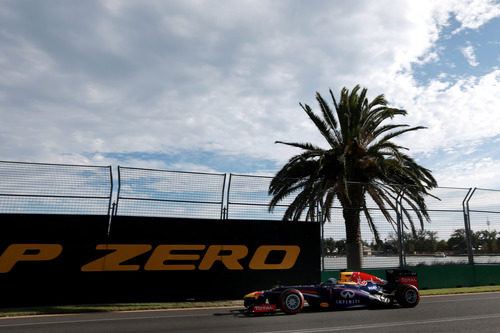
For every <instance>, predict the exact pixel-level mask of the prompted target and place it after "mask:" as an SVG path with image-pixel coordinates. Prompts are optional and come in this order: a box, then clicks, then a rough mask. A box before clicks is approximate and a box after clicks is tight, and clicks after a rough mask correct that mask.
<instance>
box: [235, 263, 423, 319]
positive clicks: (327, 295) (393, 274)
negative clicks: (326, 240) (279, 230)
mask: <svg viewBox="0 0 500 333" xmlns="http://www.w3.org/2000/svg"><path fill="white" fill-rule="evenodd" d="M304 300H305V301H307V303H308V304H309V305H310V306H312V307H315V308H318V309H321V308H329V309H339V308H353V307H366V306H371V307H381V306H391V305H400V306H402V307H406V308H411V307H415V306H417V304H418V302H419V301H420V294H419V292H418V280H417V273H415V272H411V271H407V270H396V269H394V270H387V271H386V280H382V279H380V278H378V277H376V276H373V275H370V274H367V273H363V272H341V273H340V281H337V280H335V279H333V278H331V279H328V281H327V282H326V283H321V284H319V285H310V286H302V285H298V286H276V287H274V288H272V289H270V290H264V291H255V292H253V293H250V294H247V295H245V297H244V304H245V308H246V312H247V313H274V312H276V311H277V309H281V310H282V311H283V312H285V313H287V314H295V313H298V312H300V311H302V309H303V307H304Z"/></svg>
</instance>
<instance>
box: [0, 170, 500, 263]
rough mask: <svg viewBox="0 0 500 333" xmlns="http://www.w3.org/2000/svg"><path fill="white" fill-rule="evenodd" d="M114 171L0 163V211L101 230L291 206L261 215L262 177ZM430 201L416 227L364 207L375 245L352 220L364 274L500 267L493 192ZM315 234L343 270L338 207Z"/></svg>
mask: <svg viewBox="0 0 500 333" xmlns="http://www.w3.org/2000/svg"><path fill="white" fill-rule="evenodd" d="M117 170H118V174H117V177H115V179H114V178H113V172H112V168H111V166H101V167H99V166H77V165H57V164H40V163H21V162H0V214H2V213H3V214H67V215H107V216H109V223H110V224H111V220H112V218H113V216H145V217H173V218H205V219H207V218H208V219H216V220H266V221H271V220H275V221H280V220H281V219H282V216H283V214H284V212H285V210H286V209H287V208H288V206H289V205H290V204H291V202H292V200H293V197H290V198H287V199H286V200H284V201H283V202H281V203H280V204H279V205H277V206H276V207H275V209H274V210H272V211H269V208H268V207H269V202H270V199H271V197H270V196H269V194H268V188H269V184H270V182H271V180H272V177H264V176H252V175H238V174H229V177H228V176H227V175H226V174H217V173H197V172H181V171H166V170H152V169H139V168H130V167H121V166H119V167H118V169H117ZM114 180H116V182H117V184H116V185H115V186H113V183H114ZM432 195H433V196H435V197H438V198H439V200H438V199H435V198H433V197H428V198H427V199H426V203H427V207H428V212H429V215H430V222H424V223H423V224H422V225H421V224H420V222H419V221H418V218H417V212H415V211H413V210H411V209H409V208H408V207H405V208H407V209H408V211H409V216H406V215H405V214H402V213H401V212H400V211H396V210H390V209H389V211H390V214H391V216H392V219H393V222H392V223H389V222H388V221H387V220H386V218H385V216H384V215H383V214H382V212H381V211H380V209H379V208H378V206H377V205H376V204H375V203H374V202H371V201H369V200H368V201H367V207H368V210H369V212H370V214H371V216H372V218H373V221H374V224H375V226H376V228H377V231H378V234H379V238H380V239H379V240H378V241H377V239H375V237H374V234H373V232H372V231H371V230H370V228H369V226H368V223H367V221H366V218H365V217H364V216H363V214H361V234H362V239H363V241H364V251H363V253H364V263H363V267H364V268H386V267H400V266H419V265H444V264H488V263H500V191H499V190H493V189H483V188H451V187H439V188H436V189H434V190H433V191H432ZM397 204H398V203H397V202H394V206H397ZM401 204H403V205H404V201H402V202H401ZM321 217H322V212H321V210H320V209H319V208H316V214H315V215H314V216H313V221H312V222H316V223H321ZM410 218H411V221H413V224H414V226H415V232H413V230H412V227H411V221H410ZM302 220H305V214H304V215H303V216H302ZM320 229H321V235H318V239H320V241H321V244H322V253H323V256H322V260H321V261H322V268H323V269H344V268H346V267H347V263H346V257H345V227H344V219H343V215H342V207H340V205H339V204H338V202H337V203H334V206H333V208H332V210H331V219H330V221H327V222H325V223H321V228H320ZM108 231H109V228H108ZM497 231H498V232H497Z"/></svg>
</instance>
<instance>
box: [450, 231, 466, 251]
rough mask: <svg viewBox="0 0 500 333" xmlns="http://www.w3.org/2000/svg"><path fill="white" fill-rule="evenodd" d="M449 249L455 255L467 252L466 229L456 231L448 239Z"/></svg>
mask: <svg viewBox="0 0 500 333" xmlns="http://www.w3.org/2000/svg"><path fill="white" fill-rule="evenodd" d="M448 249H450V250H451V251H454V252H455V253H466V252H467V237H466V233H465V229H456V230H455V231H454V232H453V233H452V234H451V237H450V238H449V239H448Z"/></svg>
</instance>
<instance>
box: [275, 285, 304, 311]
mask: <svg viewBox="0 0 500 333" xmlns="http://www.w3.org/2000/svg"><path fill="white" fill-rule="evenodd" d="M280 305H281V309H282V310H283V311H284V312H285V313H287V314H296V313H299V312H300V311H302V308H303V307H304V295H302V293H301V292H300V291H298V290H297V289H286V290H285V291H283V292H282V293H281V295H280Z"/></svg>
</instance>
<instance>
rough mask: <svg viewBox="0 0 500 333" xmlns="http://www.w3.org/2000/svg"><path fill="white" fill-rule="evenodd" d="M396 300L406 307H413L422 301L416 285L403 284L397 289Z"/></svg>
mask: <svg viewBox="0 0 500 333" xmlns="http://www.w3.org/2000/svg"><path fill="white" fill-rule="evenodd" d="M396 300H397V301H398V303H399V305H401V306H402V307H404V308H413V307H416V306H417V305H418V302H420V293H419V292H418V289H417V288H416V287H415V286H412V285H411V284H402V285H399V286H398V288H397V289H396Z"/></svg>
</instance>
